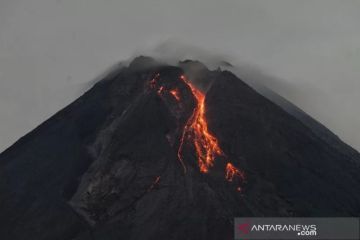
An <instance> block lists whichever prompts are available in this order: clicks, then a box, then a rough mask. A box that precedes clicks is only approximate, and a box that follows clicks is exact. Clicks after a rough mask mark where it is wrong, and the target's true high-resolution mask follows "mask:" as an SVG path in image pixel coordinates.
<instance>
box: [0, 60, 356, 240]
mask: <svg viewBox="0 0 360 240" xmlns="http://www.w3.org/2000/svg"><path fill="white" fill-rule="evenodd" d="M271 95H272V96H271V97H269V96H267V95H266V94H265V93H264V92H260V91H257V90H254V89H253V88H252V87H250V86H249V85H247V84H246V83H244V82H243V81H242V80H241V79H239V78H238V77H237V76H236V75H234V74H233V73H232V72H230V71H223V70H221V68H219V69H217V70H209V69H208V68H207V67H206V66H205V65H203V64H202V63H200V62H198V61H192V60H186V61H183V62H179V64H177V65H168V64H164V63H161V62H158V61H156V60H154V59H152V58H150V57H138V58H135V59H134V60H133V61H132V62H131V63H130V64H129V65H128V66H122V67H119V68H118V69H115V70H113V71H112V72H110V73H108V74H107V75H106V76H105V77H104V78H103V79H102V80H101V81H99V82H98V83H96V84H95V85H94V86H93V87H92V88H91V89H90V90H89V91H88V92H86V93H85V94H84V95H83V96H81V97H80V98H79V99H77V100H76V101H75V102H73V103H72V104H70V105H69V106H68V107H66V108H64V109H63V110H61V111H60V112H58V113H57V114H55V115H54V116H53V117H51V118H50V119H49V120H47V121H46V122H44V123H43V124H41V125H40V126H39V127H37V128H36V129H34V130H33V131H32V132H30V133H29V134H27V135H26V136H24V137H23V138H21V139H20V140H19V141H17V142H16V143H15V144H14V145H13V146H11V147H10V148H9V149H7V150H6V151H4V152H3V153H2V154H1V155H0V239H9V240H10V239H11V240H17V239H21V240H23V239H36V240H47V239H49V240H50V239H51V240H54V239H61V240H85V239H86V240H89V239H90V240H95V239H96V240H98V239H99V240H100V239H101V240H115V239H117V240H118V239H124V240H137V239H139V240H140V239H141V240H143V239H154V240H155V239H160V240H162V239H166V240H201V239H207V240H209V239H214V240H217V239H220V240H226V239H229V240H230V239H233V238H234V236H233V229H234V226H233V224H234V218H235V217H252V216H257V217H263V216H266V217H270V216H273V217H275V216H277V217H279V216H280V217H285V216H290V217H291V216H300V217H326V216H329V217H330V216H359V215H360V188H359V184H360V175H359V172H360V154H359V153H358V152H357V151H355V150H354V149H352V148H351V147H349V146H348V145H346V144H345V143H343V142H341V140H340V139H338V138H337V137H336V136H335V135H334V134H332V133H331V132H330V131H329V130H328V129H326V128H325V127H324V126H322V125H321V124H320V123H317V122H316V121H315V120H313V119H312V118H311V117H309V116H308V115H306V114H305V113H303V112H301V111H300V110H299V109H297V108H296V107H295V106H293V105H292V104H291V103H289V102H287V101H286V100H284V99H282V98H281V97H279V96H277V95H276V94H275V93H271ZM274 99H275V100H274Z"/></svg>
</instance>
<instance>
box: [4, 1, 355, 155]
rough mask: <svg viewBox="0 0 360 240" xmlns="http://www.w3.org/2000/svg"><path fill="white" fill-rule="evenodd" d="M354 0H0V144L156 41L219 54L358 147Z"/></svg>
mask: <svg viewBox="0 0 360 240" xmlns="http://www.w3.org/2000/svg"><path fill="white" fill-rule="evenodd" d="M359 26H360V1H358V0H354V1H346V0H338V1H332V0H302V1H300V0H297V1H291V0H282V1H280V0H279V1H278V0H263V1H256V0H249V1H242V0H233V1H226V0H221V1H220V0H181V1H180V0H178V1H172V0H157V1H156V0H143V1H136V0H127V1H125V0H101V1H100V0H0V151H2V150H4V149H5V148H6V147H8V146H10V145H11V144H12V143H13V142H14V141H16V140H17V139H18V138H19V137H21V136H23V135H24V134H26V133H27V132H29V131H30V130H32V129H33V128H34V127H36V126H37V125H39V124H40V123H41V122H43V121H44V120H46V119H47V118H48V117H50V116H51V115H53V114H54V113H55V112H57V111H58V110H60V109H61V108H63V107H64V106H66V105H67V104H68V103H70V102H71V101H73V100H74V99H76V98H77V97H78V96H79V95H80V94H81V93H82V91H84V89H86V86H87V83H88V82H89V81H91V80H93V79H94V78H95V77H96V76H97V75H99V74H101V73H102V72H103V71H104V70H106V69H107V68H108V67H110V66H111V65H113V64H114V63H115V62H117V61H119V60H123V59H127V58H129V57H131V56H133V55H134V54H135V53H136V52H139V51H140V50H141V49H149V48H151V47H153V46H156V45H157V44H158V43H161V42H163V41H166V40H169V39H170V40H171V41H174V42H180V43H182V44H189V45H192V46H198V47H201V48H202V49H205V50H207V51H209V52H214V53H217V54H223V55H224V56H229V58H230V59H231V60H232V61H233V62H236V63H246V64H249V65H250V66H255V67H256V68H257V69H260V70H261V71H262V72H263V73H264V74H267V75H269V76H273V77H275V78H277V79H279V81H277V82H276V84H275V83H273V82H269V83H265V84H267V85H269V87H270V88H272V89H273V90H275V91H276V92H278V93H279V94H281V95H282V96H284V97H286V98H287V99H289V100H290V101H292V102H294V103H295V104H296V105H298V106H299V107H300V108H302V109H303V110H305V111H306V112H307V113H309V114H310V115H312V116H313V117H315V118H316V119H318V120H319V121H320V122H322V123H324V124H325V125H326V126H328V127H329V128H330V129H331V130H332V131H334V132H335V133H336V134H337V135H339V136H340V137H341V138H342V139H343V140H344V141H345V142H347V143H349V144H351V145H352V146H354V147H355V148H357V149H358V150H360V107H359V104H360V66H359V65H360V27H359Z"/></svg>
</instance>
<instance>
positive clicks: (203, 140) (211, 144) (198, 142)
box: [178, 75, 223, 173]
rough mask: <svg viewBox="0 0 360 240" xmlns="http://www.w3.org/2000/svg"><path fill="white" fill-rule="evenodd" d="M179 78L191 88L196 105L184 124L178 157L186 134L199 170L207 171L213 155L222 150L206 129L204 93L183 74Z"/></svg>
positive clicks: (212, 162) (212, 163)
mask: <svg viewBox="0 0 360 240" xmlns="http://www.w3.org/2000/svg"><path fill="white" fill-rule="evenodd" d="M180 79H181V80H183V81H184V83H185V84H187V85H188V86H189V88H190V89H191V92H192V94H193V95H194V97H195V99H196V107H195V109H194V112H193V114H192V115H191V117H190V118H189V120H188V122H187V123H186V125H185V128H184V131H183V135H182V137H181V140H180V147H179V151H178V157H179V159H180V160H181V161H182V162H183V160H182V156H181V152H182V148H183V144H184V140H185V137H186V136H190V139H191V140H192V141H193V143H194V146H195V150H196V153H197V157H198V164H199V168H200V172H202V173H207V172H208V171H209V168H210V167H212V166H213V165H214V160H215V156H221V155H223V152H222V150H221V148H220V147H219V144H218V140H217V139H216V137H215V136H213V135H212V134H211V133H210V132H209V130H208V124H207V121H206V118H205V95H204V94H203V93H202V92H200V91H199V90H197V89H196V88H195V87H194V86H193V85H192V84H191V83H190V82H189V81H188V80H187V79H186V78H185V76H183V75H182V76H181V77H180ZM183 165H184V164H183Z"/></svg>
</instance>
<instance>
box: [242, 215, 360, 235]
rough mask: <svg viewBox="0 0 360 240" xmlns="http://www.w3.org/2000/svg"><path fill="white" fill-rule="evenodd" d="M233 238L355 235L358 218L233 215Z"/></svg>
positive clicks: (357, 232)
mask: <svg viewBox="0 0 360 240" xmlns="http://www.w3.org/2000/svg"><path fill="white" fill-rule="evenodd" d="M235 239H359V219H358V218H236V219H235Z"/></svg>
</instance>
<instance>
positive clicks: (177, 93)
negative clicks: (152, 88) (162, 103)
mask: <svg viewBox="0 0 360 240" xmlns="http://www.w3.org/2000/svg"><path fill="white" fill-rule="evenodd" d="M170 93H171V95H173V97H174V98H175V99H176V101H178V102H179V101H180V93H179V90H177V89H173V90H170Z"/></svg>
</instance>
